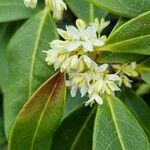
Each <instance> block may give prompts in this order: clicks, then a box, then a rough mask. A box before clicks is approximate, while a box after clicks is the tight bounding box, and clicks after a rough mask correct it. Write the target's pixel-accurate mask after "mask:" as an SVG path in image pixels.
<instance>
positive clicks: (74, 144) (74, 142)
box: [70, 108, 95, 150]
mask: <svg viewBox="0 0 150 150" xmlns="http://www.w3.org/2000/svg"><path fill="white" fill-rule="evenodd" d="M94 111H95V108H94V109H93V110H92V111H91V112H90V113H89V115H88V117H87V118H86V120H85V122H84V124H83V125H82V127H81V128H80V130H79V132H78V134H77V135H76V137H75V139H74V141H73V143H72V145H71V148H70V150H74V148H75V146H76V144H77V142H78V140H79V138H80V136H81V135H82V132H83V131H84V129H85V127H86V125H87V124H88V122H89V120H90V119H91V117H92V115H93V113H94Z"/></svg>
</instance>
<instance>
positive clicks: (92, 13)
mask: <svg viewBox="0 0 150 150" xmlns="http://www.w3.org/2000/svg"><path fill="white" fill-rule="evenodd" d="M90 22H94V6H93V3H90Z"/></svg>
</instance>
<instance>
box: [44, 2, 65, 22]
mask: <svg viewBox="0 0 150 150" xmlns="http://www.w3.org/2000/svg"><path fill="white" fill-rule="evenodd" d="M46 2H47V3H48V5H49V7H50V10H51V11H52V12H53V18H55V19H56V20H61V19H62V16H63V11H64V10H67V6H66V4H65V3H64V2H63V0H46Z"/></svg>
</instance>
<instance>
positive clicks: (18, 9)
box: [0, 0, 37, 22]
mask: <svg viewBox="0 0 150 150" xmlns="http://www.w3.org/2000/svg"><path fill="white" fill-rule="evenodd" d="M36 11H37V10H34V9H30V8H26V6H25V5H24V2H23V0H1V1H0V22H8V21H14V20H19V19H25V18H28V17H30V16H31V15H33V14H34V13H35V12H36Z"/></svg>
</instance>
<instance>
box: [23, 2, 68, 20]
mask: <svg viewBox="0 0 150 150" xmlns="http://www.w3.org/2000/svg"><path fill="white" fill-rule="evenodd" d="M24 4H25V5H26V7H31V8H33V9H34V8H36V6H37V0H24ZM45 4H46V6H48V7H49V8H50V11H51V12H53V18H54V19H56V20H61V19H62V16H63V11H64V10H67V6H66V4H65V3H64V2H63V0H45Z"/></svg>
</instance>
